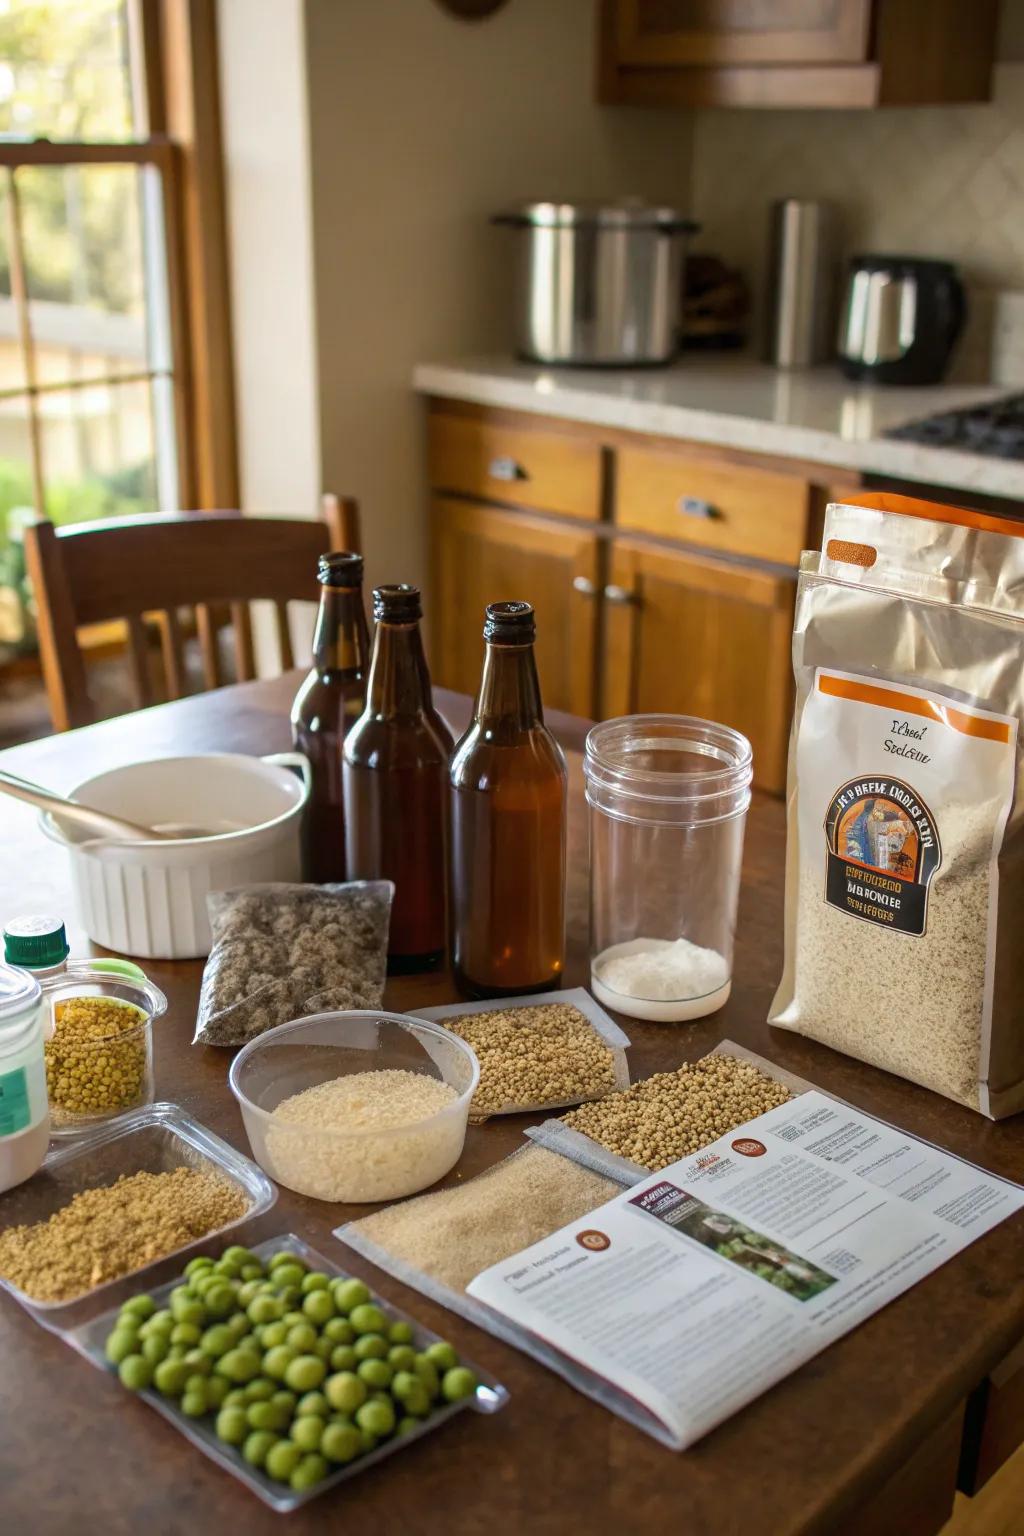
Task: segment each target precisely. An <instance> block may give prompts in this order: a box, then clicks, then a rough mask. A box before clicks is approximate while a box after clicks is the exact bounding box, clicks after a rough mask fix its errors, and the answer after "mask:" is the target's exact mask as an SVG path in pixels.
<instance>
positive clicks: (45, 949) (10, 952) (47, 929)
mask: <svg viewBox="0 0 1024 1536" xmlns="http://www.w3.org/2000/svg"><path fill="white" fill-rule="evenodd" d="M69 953H70V950H69V948H68V936H67V934H66V933H65V931H64V924H63V923H62V922H61V920H60V918H59V917H52V916H51V915H50V914H49V913H32V914H30V915H29V916H27V917H12V918H11V920H10V922H8V923H5V924H4V959H5V960H6V961H7V964H8V965H21V966H24V967H25V969H26V970H29V971H45V970H48V969H49V968H50V967H51V966H54V965H62V964H63V962H64V961H65V960H66V959H67V957H68V955H69Z"/></svg>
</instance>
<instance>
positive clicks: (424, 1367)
mask: <svg viewBox="0 0 1024 1536" xmlns="http://www.w3.org/2000/svg"><path fill="white" fill-rule="evenodd" d="M413 1370H414V1371H415V1372H416V1375H417V1376H418V1377H419V1378H420V1380H421V1381H422V1383H423V1385H424V1386H425V1387H426V1389H427V1391H428V1392H429V1394H430V1396H431V1397H437V1396H438V1395H439V1394H440V1391H441V1378H440V1376H439V1375H438V1373H437V1366H436V1365H435V1364H434V1362H433V1360H429V1359H428V1358H427V1356H426V1355H417V1356H416V1364H415V1365H414V1366H413Z"/></svg>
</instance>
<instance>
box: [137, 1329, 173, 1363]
mask: <svg viewBox="0 0 1024 1536" xmlns="http://www.w3.org/2000/svg"><path fill="white" fill-rule="evenodd" d="M170 1347H171V1343H170V1340H169V1339H168V1337H167V1335H166V1334H165V1333H151V1334H150V1335H149V1338H148V1339H143V1340H142V1353H143V1354H144V1355H145V1357H146V1359H147V1360H148V1361H149V1363H150V1364H151V1365H159V1364H160V1361H161V1360H166V1358H167V1354H168V1351H169V1350H170Z"/></svg>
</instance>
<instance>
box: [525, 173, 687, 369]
mask: <svg viewBox="0 0 1024 1536" xmlns="http://www.w3.org/2000/svg"><path fill="white" fill-rule="evenodd" d="M494 222H495V223H496V224H504V225H510V226H511V227H512V228H514V229H516V230H518V231H519V240H520V249H519V253H518V257H519V259H518V276H517V290H518V291H517V341H516V345H517V350H518V352H519V354H520V356H522V357H525V358H528V359H530V360H531V361H534V362H541V363H565V364H572V365H582V366H590V367H619V368H636V367H643V366H655V365H658V364H664V363H668V362H671V360H672V358H673V357H674V356H675V353H676V351H677V349H678V346H679V311H680V303H681V298H682V263H683V251H684V246H685V237H686V236H687V235H690V234H693V233H694V232H695V231H696V230H697V229H699V227H700V226H699V225H698V224H695V223H694V222H693V221H692V220H691V219H687V218H684V217H683V216H682V215H681V214H680V213H677V212H676V210H675V209H673V208H657V207H652V206H649V205H647V204H644V203H634V202H624V203H610V204H599V203H527V204H525V205H524V206H523V207H521V208H517V209H514V210H511V211H510V212H507V213H501V214H498V215H497V216H496V217H495V219H494Z"/></svg>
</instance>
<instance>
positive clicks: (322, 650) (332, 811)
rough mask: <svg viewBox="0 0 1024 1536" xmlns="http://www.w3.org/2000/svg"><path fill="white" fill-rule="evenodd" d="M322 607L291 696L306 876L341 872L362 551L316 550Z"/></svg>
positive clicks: (358, 658) (357, 680) (359, 645)
mask: <svg viewBox="0 0 1024 1536" xmlns="http://www.w3.org/2000/svg"><path fill="white" fill-rule="evenodd" d="M317 579H318V580H319V582H320V608H319V611H318V613H317V616H316V628H315V630H314V631H313V666H312V668H311V670H310V672H309V675H308V676H307V677H306V678H305V679H304V681H303V682H302V685H301V686H300V688H299V691H298V693H297V694H296V695H295V702H294V703H293V704H292V740H293V742H294V743H295V747H296V750H297V751H299V752H303V753H305V755H306V757H307V758H308V759H309V763H310V768H311V770H312V786H311V789H310V795H309V802H308V804H307V806H306V810H305V814H304V816H303V822H302V845H303V846H302V867H303V873H304V875H305V878H306V879H307V880H313V881H315V882H317V884H323V883H324V882H325V881H328V880H344V879H345V827H344V817H345V812H344V805H343V801H342V786H341V744H342V741H343V740H344V737H345V734H346V732H347V731H348V729H349V727H350V726H352V725H353V724H354V723H355V721H356V720H357V719H358V718H359V716H360V714H361V713H362V710H363V705H364V704H365V702H366V672H367V666H368V663H369V656H370V637H369V633H368V631H367V628H366V613H365V610H364V608H363V557H362V555H352V554H340V553H338V554H329V555H321V556H320V561H319V565H318V568H317Z"/></svg>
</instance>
